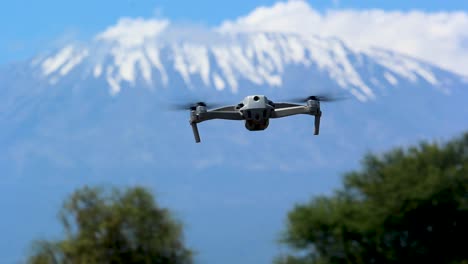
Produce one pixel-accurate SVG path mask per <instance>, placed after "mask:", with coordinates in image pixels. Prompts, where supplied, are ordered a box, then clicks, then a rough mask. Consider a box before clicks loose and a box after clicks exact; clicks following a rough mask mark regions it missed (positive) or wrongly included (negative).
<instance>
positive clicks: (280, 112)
mask: <svg viewBox="0 0 468 264" xmlns="http://www.w3.org/2000/svg"><path fill="white" fill-rule="evenodd" d="M301 114H302V115H315V114H314V111H313V110H311V109H310V108H309V107H307V106H293V107H286V108H280V109H275V110H274V111H273V112H272V115H271V118H281V117H287V116H292V115H301Z"/></svg>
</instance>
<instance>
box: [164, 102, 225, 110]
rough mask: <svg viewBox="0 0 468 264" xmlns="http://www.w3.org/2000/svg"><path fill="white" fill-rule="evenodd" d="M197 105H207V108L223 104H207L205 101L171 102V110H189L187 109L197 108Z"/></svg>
mask: <svg viewBox="0 0 468 264" xmlns="http://www.w3.org/2000/svg"><path fill="white" fill-rule="evenodd" d="M197 106H204V107H206V108H207V109H211V108H217V107H221V106H222V105H221V104H212V103H210V104H207V103H205V102H201V101H200V102H196V103H175V104H171V105H170V107H169V109H170V110H174V111H187V110H195V109H196V108H197Z"/></svg>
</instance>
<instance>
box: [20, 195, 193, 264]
mask: <svg viewBox="0 0 468 264" xmlns="http://www.w3.org/2000/svg"><path fill="white" fill-rule="evenodd" d="M59 215H60V220H61V223H62V225H63V227H64V230H65V239H63V240H60V241H36V242H34V243H33V250H32V254H31V256H30V257H29V259H28V262H29V263H32V264H43V263H44V264H45V263H47V264H49V263H70V264H85V263H87V264H89V263H160V264H166V263H167V264H178V263H180V264H185V263H192V255H191V252H190V251H189V250H188V249H187V248H186V247H185V246H184V244H183V241H182V227H181V225H180V224H179V223H178V222H177V221H175V220H174V219H173V218H172V217H171V215H170V212H169V211H168V210H167V209H163V208H159V207H158V205H157V204H156V203H155V201H154V199H153V196H152V195H151V193H150V192H149V191H148V190H146V189H144V188H140V187H136V188H129V189H126V190H125V191H123V192H122V191H119V190H118V189H112V190H111V191H108V192H106V191H104V190H102V189H99V188H89V187H85V188H83V189H80V190H77V191H75V192H74V193H73V194H72V195H71V196H70V197H69V199H68V200H66V202H65V203H64V205H63V208H62V210H61V211H60V214H59Z"/></svg>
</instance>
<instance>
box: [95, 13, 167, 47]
mask: <svg viewBox="0 0 468 264" xmlns="http://www.w3.org/2000/svg"><path fill="white" fill-rule="evenodd" d="M168 26H169V21H168V20H165V19H148V20H145V19H143V18H121V19H120V20H119V22H118V23H117V25H115V26H111V27H109V28H108V29H106V30H105V31H104V32H102V33H100V34H98V35H97V37H96V39H98V40H106V41H117V42H119V44H120V46H123V47H134V46H139V45H142V44H143V43H144V42H145V40H146V39H154V38H155V37H157V36H158V35H160V34H161V33H162V32H163V31H164V30H165V29H166V28H167V27H168Z"/></svg>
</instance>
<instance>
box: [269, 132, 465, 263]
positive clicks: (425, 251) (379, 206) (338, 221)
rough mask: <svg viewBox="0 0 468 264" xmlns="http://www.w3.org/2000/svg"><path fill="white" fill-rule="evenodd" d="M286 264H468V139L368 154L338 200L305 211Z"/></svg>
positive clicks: (293, 225) (295, 220) (298, 217)
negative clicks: (361, 166) (291, 252)
mask: <svg viewBox="0 0 468 264" xmlns="http://www.w3.org/2000/svg"><path fill="white" fill-rule="evenodd" d="M281 243H285V244H286V245H288V246H289V247H290V248H291V249H292V250H293V252H294V254H291V255H290V256H285V257H279V258H277V259H276V263H282V264H307V263H316V264H327V263H468V133H466V134H464V135H463V136H461V137H459V138H456V139H453V140H451V141H449V142H447V143H445V144H436V143H427V142H423V143H421V144H419V145H418V146H415V147H409V148H407V149H402V148H400V149H395V150H393V151H390V152H388V153H385V154H383V155H373V154H369V155H367V156H366V157H365V158H364V160H363V168H362V170H360V171H355V172H351V173H348V174H345V176H344V186H343V188H341V189H340V190H338V191H336V192H335V193H334V195H332V196H331V197H323V196H322V197H317V198H314V199H313V200H312V201H310V202H309V203H307V204H303V205H297V206H296V207H295V208H294V209H293V210H292V211H291V212H290V213H289V215H288V225H287V230H286V232H285V234H284V236H283V238H282V240H281Z"/></svg>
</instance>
